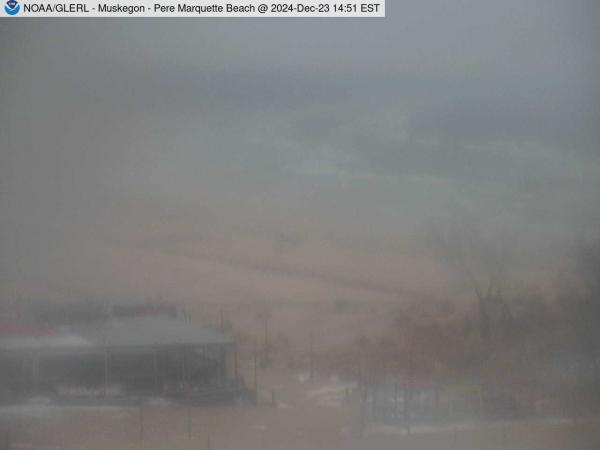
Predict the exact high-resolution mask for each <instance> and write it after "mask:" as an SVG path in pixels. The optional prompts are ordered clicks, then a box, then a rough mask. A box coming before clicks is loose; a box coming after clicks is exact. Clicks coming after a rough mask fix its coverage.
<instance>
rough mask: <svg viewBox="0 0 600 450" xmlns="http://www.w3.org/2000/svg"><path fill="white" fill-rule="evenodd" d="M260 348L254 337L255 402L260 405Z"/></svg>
mask: <svg viewBox="0 0 600 450" xmlns="http://www.w3.org/2000/svg"><path fill="white" fill-rule="evenodd" d="M257 353H258V349H257V343H256V339H254V403H255V404H256V405H258V354H257Z"/></svg>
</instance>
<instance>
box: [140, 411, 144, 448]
mask: <svg viewBox="0 0 600 450" xmlns="http://www.w3.org/2000/svg"><path fill="white" fill-rule="evenodd" d="M143 439H144V406H143V405H141V404H140V441H142V440H143Z"/></svg>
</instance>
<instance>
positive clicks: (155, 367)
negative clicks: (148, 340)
mask: <svg viewBox="0 0 600 450" xmlns="http://www.w3.org/2000/svg"><path fill="white" fill-rule="evenodd" d="M152 359H153V361H152V363H153V364H152V366H153V367H152V370H153V375H154V391H155V392H156V393H157V394H158V393H160V388H159V386H158V350H157V349H156V348H154V349H153V350H152Z"/></svg>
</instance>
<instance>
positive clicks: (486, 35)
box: [0, 0, 600, 300]
mask: <svg viewBox="0 0 600 450" xmlns="http://www.w3.org/2000/svg"><path fill="white" fill-rule="evenodd" d="M599 4H600V3H599V2H597V1H595V0H589V1H567V0H564V1H558V0H539V1H530V0H504V1H493V2H492V1H481V0H473V1H467V0H464V1H458V0H457V1H448V0H443V1H442V0H437V1H427V2H424V1H390V2H388V8H387V15H388V17H387V18H386V19H382V20H374V19H370V20H327V19H321V20H307V19H297V20H273V19H271V20H243V19H240V20H215V19H203V20H200V19H198V20H195V19H184V20H167V19H161V20H147V21H146V20H140V19H136V20H119V21H117V20H77V19H68V20H29V21H28V20H24V19H23V20H10V19H3V20H2V21H0V38H1V40H2V45H1V46H0V295H1V296H2V298H4V299H6V298H16V297H35V298H51V299H54V298H69V299H84V298H108V299H111V300H125V299H139V298H147V297H156V296H158V295H162V296H164V297H166V298H172V299H174V300H193V299H209V300H244V299H261V298H267V299H282V300H285V299H307V300H318V299H336V298H349V299H369V298H402V297H414V296H418V295H423V296H424V297H427V296H432V295H433V296H435V295H446V294H445V292H446V289H447V288H448V286H449V276H448V275H447V274H446V272H445V270H444V268H443V265H442V264H441V263H439V262H438V261H437V260H436V258H435V255H434V252H432V251H431V249H430V248H429V247H428V244H427V237H426V235H427V232H426V230H427V229H429V227H430V226H431V225H432V224H434V225H435V226H437V227H441V228H444V227H447V226H456V224H457V223H463V222H464V221H465V220H467V221H474V222H476V223H477V227H481V228H482V229H485V230H486V232H487V233H488V234H489V235H491V236H494V235H495V233H496V232H497V233H499V234H502V235H503V236H508V238H507V240H508V241H509V242H510V243H511V245H512V246H514V247H515V248H518V249H519V251H517V252H516V253H515V254H516V255H517V256H516V257H515V258H517V259H519V258H520V259H519V261H518V262H521V263H522V266H523V267H528V268H530V270H531V272H532V273H537V272H539V271H542V272H543V271H545V270H550V269H549V267H551V266H552V264H550V263H549V261H548V257H547V255H548V251H549V249H553V248H554V247H555V246H557V247H560V246H566V245H569V243H572V242H574V241H575V240H576V239H577V238H578V236H580V235H581V233H585V232H587V230H593V229H597V225H598V223H599V221H600V201H599V200H600V126H599V125H600V83H599V80H600V56H599V55H600V52H599V51H598V50H599V43H600V31H599V30H600V26H598V24H599V23H600V20H599V19H600V14H599V7H598V6H599ZM550 262H552V261H550ZM448 295H452V293H450V294H448Z"/></svg>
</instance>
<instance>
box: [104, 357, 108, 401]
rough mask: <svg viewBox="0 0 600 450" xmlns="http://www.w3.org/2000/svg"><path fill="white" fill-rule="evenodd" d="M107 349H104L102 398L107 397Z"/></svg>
mask: <svg viewBox="0 0 600 450" xmlns="http://www.w3.org/2000/svg"><path fill="white" fill-rule="evenodd" d="M108 375H109V374H108V348H105V349H104V397H106V396H107V395H108V381H109V380H108Z"/></svg>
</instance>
